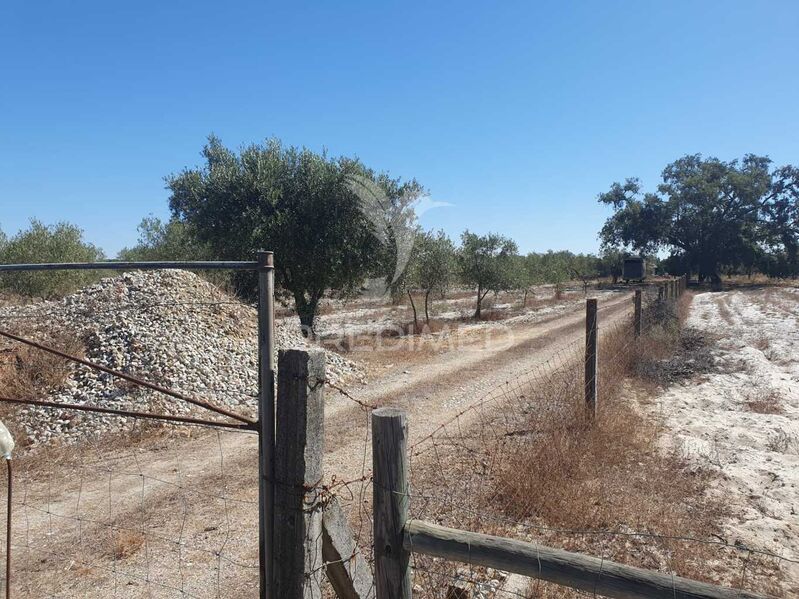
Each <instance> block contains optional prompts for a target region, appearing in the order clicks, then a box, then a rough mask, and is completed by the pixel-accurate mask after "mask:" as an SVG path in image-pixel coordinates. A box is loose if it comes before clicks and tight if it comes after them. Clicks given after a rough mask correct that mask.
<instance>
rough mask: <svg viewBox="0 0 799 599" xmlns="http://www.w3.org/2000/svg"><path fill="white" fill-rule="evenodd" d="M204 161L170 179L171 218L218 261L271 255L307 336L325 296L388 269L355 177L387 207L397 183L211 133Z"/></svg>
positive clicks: (344, 162) (358, 168)
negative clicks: (383, 197) (231, 145)
mask: <svg viewBox="0 0 799 599" xmlns="http://www.w3.org/2000/svg"><path fill="white" fill-rule="evenodd" d="M203 157H204V158H205V164H204V165H203V166H201V167H199V168H192V169H186V170H184V171H183V172H181V173H178V174H176V175H172V176H170V177H168V178H167V185H168V188H169V190H170V191H171V196H170V198H169V205H170V208H171V210H172V213H173V216H174V217H175V218H177V219H179V220H180V221H183V222H185V223H187V224H188V225H190V226H191V230H192V231H193V232H194V234H196V235H197V236H198V237H199V240H200V241H201V242H203V243H206V244H208V245H209V246H210V247H211V248H212V249H213V251H214V252H215V253H216V255H217V256H218V257H219V258H227V259H239V258H241V257H243V256H251V255H252V254H253V252H254V251H255V250H257V249H259V248H262V249H268V250H272V251H274V252H275V273H276V275H277V282H278V285H279V286H280V287H281V288H282V289H283V290H285V291H286V292H287V293H288V294H290V295H291V296H292V297H293V299H294V303H295V306H296V310H297V313H298V315H299V317H300V322H301V324H302V325H303V331H304V332H305V333H306V334H308V333H309V332H311V331H312V330H313V326H314V319H315V317H316V314H317V311H318V306H319V301H320V300H321V298H322V296H323V295H324V294H325V293H326V292H328V291H331V290H332V291H335V292H339V293H350V292H354V291H356V290H357V289H358V288H359V287H360V286H361V285H362V284H363V282H364V280H365V279H366V277H368V276H380V275H382V274H383V273H381V272H380V270H381V267H382V266H384V265H383V259H382V256H384V255H385V250H384V248H383V244H381V240H380V239H379V236H380V234H381V232H379V231H377V230H376V225H375V219H374V215H371V216H370V215H368V213H369V210H364V206H363V201H362V199H361V198H360V197H359V194H358V186H357V185H354V184H353V182H354V181H359V182H363V181H364V180H372V181H374V182H376V184H377V185H378V186H379V187H381V188H382V189H383V190H384V191H385V193H386V194H387V196H388V198H389V201H388V204H391V203H392V196H393V195H396V194H400V193H401V192H402V191H403V186H402V185H401V184H399V183H398V182H397V181H396V180H391V179H389V178H387V177H386V176H384V175H379V176H376V175H375V174H374V173H373V172H372V171H370V170H368V169H367V168H365V167H364V166H363V164H361V163H360V162H359V161H358V160H355V159H350V158H344V157H339V158H333V157H330V156H328V155H327V154H324V153H323V154H318V153H315V152H312V151H310V150H307V149H304V148H303V149H299V148H295V147H285V146H284V145H283V144H281V142H280V141H278V140H275V139H271V140H268V141H266V142H265V143H264V144H262V145H255V144H253V145H250V146H247V147H244V148H243V149H242V150H241V151H240V152H239V153H235V152H233V151H231V150H229V149H228V148H226V147H224V146H223V145H222V143H221V142H220V141H219V139H217V138H216V137H213V136H211V137H210V138H209V140H208V143H207V144H206V146H205V148H204V150H203ZM413 184H414V185H415V182H413ZM388 207H390V206H388ZM386 226H390V223H388V224H386ZM382 233H383V237H385V236H386V235H385V231H383V232H382Z"/></svg>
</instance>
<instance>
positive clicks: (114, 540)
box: [107, 529, 145, 560]
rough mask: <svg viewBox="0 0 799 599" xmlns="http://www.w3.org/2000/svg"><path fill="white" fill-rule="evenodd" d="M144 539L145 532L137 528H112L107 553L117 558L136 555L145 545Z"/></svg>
mask: <svg viewBox="0 0 799 599" xmlns="http://www.w3.org/2000/svg"><path fill="white" fill-rule="evenodd" d="M144 541H145V536H144V534H143V533H141V532H139V531H137V530H130V529H112V530H111V533H110V539H109V541H108V544H109V547H108V549H107V553H108V555H109V556H110V557H111V558H113V559H115V560H120V559H125V558H128V557H131V556H133V555H135V554H136V553H137V552H138V551H139V549H141V548H142V546H143V545H144Z"/></svg>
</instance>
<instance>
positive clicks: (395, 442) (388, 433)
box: [372, 408, 411, 599]
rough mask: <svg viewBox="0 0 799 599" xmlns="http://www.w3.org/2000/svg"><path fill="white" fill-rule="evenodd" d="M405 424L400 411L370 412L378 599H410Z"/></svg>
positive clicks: (403, 416)
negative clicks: (405, 532)
mask: <svg viewBox="0 0 799 599" xmlns="http://www.w3.org/2000/svg"><path fill="white" fill-rule="evenodd" d="M407 445H408V423H407V419H406V416H405V412H404V411H403V410H399V409H397V408H379V409H377V410H375V411H374V412H372V468H373V482H372V497H373V499H372V508H373V510H374V559H375V587H376V591H377V599H410V597H411V569H410V553H409V552H408V551H407V550H406V549H405V548H404V547H403V535H404V527H405V522H406V521H407V520H408V505H409V500H410V498H409V492H410V489H409V485H408V478H407V476H408V451H407Z"/></svg>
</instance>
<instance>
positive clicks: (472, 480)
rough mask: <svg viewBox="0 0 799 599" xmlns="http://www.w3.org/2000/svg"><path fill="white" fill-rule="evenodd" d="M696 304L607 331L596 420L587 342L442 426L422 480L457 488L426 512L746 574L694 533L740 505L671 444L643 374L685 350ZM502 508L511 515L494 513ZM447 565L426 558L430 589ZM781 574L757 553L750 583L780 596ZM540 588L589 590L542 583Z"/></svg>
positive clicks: (711, 574) (711, 527)
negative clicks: (469, 416) (667, 447)
mask: <svg viewBox="0 0 799 599" xmlns="http://www.w3.org/2000/svg"><path fill="white" fill-rule="evenodd" d="M689 304H690V297H689V296H683V298H682V300H681V301H680V302H678V303H677V304H676V305H671V306H662V305H661V306H660V307H650V309H649V311H648V314H649V319H648V320H647V321H646V326H645V334H644V335H643V337H642V338H641V339H639V340H637V341H636V340H635V339H634V336H633V335H632V330H631V326H630V324H629V323H625V324H623V325H621V326H618V327H615V328H611V329H610V330H605V331H601V335H600V339H601V345H600V351H599V355H600V365H599V371H600V380H599V385H598V390H599V401H598V406H599V409H598V413H597V415H596V418H595V419H594V418H593V417H592V416H591V415H590V414H588V413H587V412H586V410H585V408H584V400H583V380H582V379H583V364H582V355H581V352H580V351H579V350H576V351H575V352H574V354H573V355H572V356H571V357H570V358H567V359H564V361H563V364H562V365H561V367H560V368H557V369H556V370H554V371H553V372H551V373H548V374H547V375H545V376H540V377H537V378H536V379H535V380H534V381H531V383H530V384H529V385H528V386H527V387H526V388H525V389H524V391H523V394H522V395H519V396H510V395H509V396H507V397H505V398H504V399H503V401H501V402H500V403H498V404H496V406H494V407H492V409H490V410H489V409H488V408H484V409H483V410H482V411H481V413H480V421H479V423H478V424H476V425H474V426H473V427H471V429H469V430H462V429H461V427H460V426H458V428H457V430H452V431H447V432H446V433H443V434H441V435H440V436H441V437H442V442H441V443H440V444H438V445H436V446H435V452H436V463H434V464H433V465H428V466H427V468H424V469H421V468H416V469H415V470H414V472H415V477H416V478H415V481H416V484H417V491H418V492H419V493H420V494H424V493H425V492H426V490H427V489H430V492H431V493H435V491H436V489H438V491H439V492H440V489H441V487H442V486H443V487H445V488H446V495H447V497H448V500H449V502H451V503H450V505H449V506H443V507H439V508H438V509H439V511H438V512H432V513H431V512H430V511H428V512H427V513H423V514H421V515H420V517H424V518H427V519H430V518H431V517H432V518H433V519H435V520H437V521H439V522H442V523H444V524H445V525H453V526H456V527H458V528H466V529H475V530H480V531H482V532H489V533H491V534H499V535H501V536H510V537H516V538H519V537H520V536H524V534H525V531H530V532H529V536H528V537H526V538H529V539H530V540H534V541H535V542H541V543H543V544H546V545H550V546H556V547H562V548H564V549H567V550H572V551H579V552H584V553H587V554H592V555H597V556H599V555H602V556H603V557H604V558H606V559H612V560H615V561H620V562H622V563H630V564H632V565H637V566H640V567H644V568H649V569H654V570H661V571H662V570H666V571H671V572H676V573H677V574H679V575H681V576H686V577H689V578H696V579H699V580H705V581H710V582H720V583H722V584H726V585H730V586H738V585H740V584H741V577H740V567H741V563H740V556H739V555H738V554H737V552H736V551H735V550H734V549H733V550H731V549H728V548H726V547H720V546H718V545H717V544H713V543H712V542H710V543H700V542H693V541H690V540H689V539H688V538H689V537H690V538H698V539H708V540H711V541H712V540H716V539H717V538H719V537H718V536H717V535H721V534H722V532H723V531H722V529H721V522H722V520H723V519H724V518H725V517H727V516H729V515H731V510H732V509H733V508H732V507H731V505H730V504H729V502H725V501H723V500H722V498H719V497H716V496H714V495H713V494H711V493H708V492H707V491H708V489H709V487H710V483H711V481H712V480H713V476H714V475H713V474H712V473H711V471H709V470H703V469H699V468H697V467H694V466H691V465H690V464H689V462H688V461H687V460H686V459H684V457H683V456H682V455H681V454H680V453H679V451H677V450H674V451H671V452H665V451H664V450H663V449H662V445H661V438H662V431H661V430H660V424H659V422H658V421H657V420H655V419H653V418H652V417H651V416H649V415H646V416H645V415H644V414H643V410H642V409H641V408H639V405H641V404H643V403H644V402H645V401H646V399H647V395H650V394H651V393H652V392H653V385H652V383H651V381H649V380H646V378H644V379H642V378H640V375H641V373H646V372H648V371H652V370H657V368H656V367H654V366H650V367H646V366H645V367H643V368H641V365H642V364H644V365H646V364H650V365H654V364H657V363H659V362H663V361H674V360H675V353H676V352H679V351H681V350H682V348H683V346H684V344H685V340H684V339H683V336H682V334H681V323H682V322H683V321H684V318H685V317H686V315H687V312H688V307H689ZM672 369H673V368H672ZM668 380H669V379H668V378H664V380H663V381H661V382H659V384H667V383H668ZM443 468H446V469H447V473H446V476H444V477H443V479H442V469H443ZM420 470H423V472H420ZM428 510H429V507H428ZM497 512H499V513H500V516H499V517H497V516H491V514H496V513H497ZM630 531H644V532H645V533H646V535H644V536H637V535H635V534H633V535H630V534H628V533H629V532H630ZM649 535H652V536H649ZM436 566H438V564H436V563H434V562H430V563H429V564H428V563H427V562H422V567H427V568H429V569H430V571H432V572H434V573H433V574H428V575H427V576H426V580H425V582H424V584H425V585H428V586H430V588H435V587H436V585H437V584H441V583H442V581H444V580H446V576H447V570H446V567H443V568H442V569H441V570H436ZM485 576H489V573H485ZM777 576H778V572H777V568H776V567H775V566H774V565H773V564H771V563H769V562H767V561H762V560H761V561H758V560H756V559H754V560H752V561H750V562H749V564H748V565H747V580H746V586H747V588H759V590H761V591H762V590H767V591H772V592H775V593H777V592H778V588H777V586H776V584H775V583H773V581H774V580H776V579H777ZM439 588H440V587H439ZM529 592H530V596H534V597H553V598H554V597H573V596H578V595H577V594H575V593H574V592H573V591H570V590H568V589H565V588H563V587H557V586H555V585H549V584H545V583H540V582H535V583H533V587H532V588H531V589H530V591H529Z"/></svg>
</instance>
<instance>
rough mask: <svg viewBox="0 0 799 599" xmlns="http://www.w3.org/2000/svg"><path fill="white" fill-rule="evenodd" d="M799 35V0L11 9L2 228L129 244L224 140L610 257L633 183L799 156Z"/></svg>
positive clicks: (40, 4) (531, 245) (492, 226)
mask: <svg viewBox="0 0 799 599" xmlns="http://www.w3.org/2000/svg"><path fill="white" fill-rule="evenodd" d="M433 4H434V6H433ZM797 32H799V3H797V2H795V1H790V2H776V1H774V2H751V1H746V2H739V1H733V0H726V1H719V2H710V1H690V2H679V1H668V2H665V1H664V2H659V3H656V2H650V1H633V0H630V1H625V2H614V1H609V0H601V1H600V0H597V1H586V2H468V1H461V2H446V3H445V2H435V3H431V2H410V1H403V2H392V3H386V2H365V1H364V2H346V1H341V2H326V3H321V2H320V3H318V4H307V3H295V2H279V3H278V2H266V1H260V2H235V1H230V2H218V1H215V2H207V1H204V0H192V1H183V0H180V1H176V0H167V1H163V0H162V1H159V2H154V1H150V0H139V1H137V2H124V3H123V2H117V1H110V2H109V1H108V0H103V1H102V2H100V1H85V0H84V1H81V0H77V1H71V2H65V1H63V0H57V1H48V0H38V1H36V2H27V1H22V0H6V1H5V2H3V3H2V5H0V65H1V66H2V69H1V70H0V226H1V227H2V229H3V230H4V231H6V232H7V233H14V232H15V231H16V230H18V229H19V228H20V227H22V226H24V225H25V224H26V223H27V221H28V219H29V218H30V217H37V218H39V219H42V220H44V221H45V222H48V223H49V222H55V221H58V220H69V221H72V222H74V223H77V224H79V225H80V226H81V227H83V228H84V230H85V231H86V236H87V238H88V239H89V240H91V241H93V242H95V243H97V244H99V245H100V246H101V247H103V248H104V249H105V250H106V251H107V252H108V254H109V255H114V254H115V253H116V252H117V251H118V250H119V249H120V248H121V247H122V246H124V245H127V244H132V243H134V242H135V239H136V225H137V224H138V222H139V221H140V220H141V218H142V217H143V216H145V215H147V214H150V213H152V214H155V215H157V216H167V214H168V211H167V206H166V203H167V192H166V191H165V190H164V184H163V177H164V176H165V175H167V174H169V173H171V172H175V171H177V170H179V169H181V168H183V167H185V166H194V165H196V164H198V163H199V162H200V156H199V152H200V149H201V147H202V144H203V143H204V141H205V138H206V136H207V135H208V134H209V133H210V132H214V133H216V134H217V135H219V136H220V137H221V138H222V140H223V141H224V142H225V143H226V144H227V145H230V146H233V147H238V146H240V145H241V144H243V143H249V142H252V141H260V140H263V139H264V138H266V137H269V136H277V137H280V138H282V139H283V140H284V141H285V142H287V143H290V144H295V145H305V146H308V147H310V148H312V149H316V150H318V149H321V148H322V147H327V148H328V149H329V150H330V151H331V152H332V153H334V154H348V155H357V156H359V157H360V158H361V159H363V160H364V162H366V163H367V164H368V165H370V166H372V167H373V168H376V169H379V170H388V171H389V172H390V173H392V174H393V175H396V176H402V177H406V178H409V177H416V178H417V179H418V180H419V181H420V182H422V183H423V184H424V185H425V186H426V187H427V188H428V189H429V190H430V192H431V195H432V197H433V199H435V200H441V201H448V202H451V203H453V204H455V206H454V207H451V208H441V209H437V210H435V211H431V212H429V213H427V214H425V215H424V217H423V219H422V223H423V224H424V225H425V226H427V227H443V228H444V229H446V230H447V231H448V232H449V233H450V234H452V235H457V234H459V233H460V231H462V230H463V229H464V228H466V227H468V228H470V229H472V230H475V231H478V232H486V231H489V230H493V231H498V232H501V233H505V234H507V235H510V236H512V237H514V238H515V239H516V240H517V241H518V242H519V245H520V248H521V249H522V250H524V251H528V250H542V249H547V248H558V249H560V248H568V249H572V250H576V251H593V250H596V248H597V245H598V242H597V239H596V234H597V231H598V229H599V228H600V226H601V225H602V222H603V220H604V218H605V217H606V215H607V211H606V210H605V209H604V208H602V207H600V206H599V205H597V203H596V195H597V193H599V192H600V191H603V190H605V189H606V188H607V187H608V186H609V185H610V184H611V183H612V182H613V181H614V180H619V179H622V178H624V177H627V176H639V177H641V178H642V179H643V180H644V182H645V184H646V185H647V186H649V187H652V186H654V185H655V184H656V183H657V179H658V177H659V174H660V171H661V170H662V168H663V166H664V165H665V164H666V163H668V162H669V161H671V160H673V159H675V158H677V157H679V156H681V155H683V154H686V153H694V152H701V153H704V154H708V155H715V156H718V157H719V158H722V159H732V158H735V157H739V156H741V155H742V154H744V153H747V152H755V153H762V154H768V155H770V156H771V157H772V158H773V159H774V160H775V162H777V163H779V164H782V163H793V164H797V163H799V118H798V117H799V77H797V73H799V66H797V65H799V33H797Z"/></svg>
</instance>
